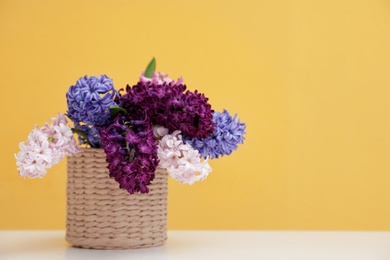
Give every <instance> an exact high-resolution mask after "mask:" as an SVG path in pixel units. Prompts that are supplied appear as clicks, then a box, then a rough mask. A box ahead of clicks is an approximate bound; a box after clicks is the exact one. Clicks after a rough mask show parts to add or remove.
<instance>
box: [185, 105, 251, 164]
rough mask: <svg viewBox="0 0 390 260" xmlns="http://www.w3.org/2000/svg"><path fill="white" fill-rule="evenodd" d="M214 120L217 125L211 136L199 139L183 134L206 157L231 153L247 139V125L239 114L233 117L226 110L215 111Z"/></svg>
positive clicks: (187, 141)
mask: <svg viewBox="0 0 390 260" xmlns="http://www.w3.org/2000/svg"><path fill="white" fill-rule="evenodd" d="M213 121H214V122H215V123H216V126H215V129H214V133H213V134H212V135H211V136H210V137H207V138H204V139H199V138H190V137H188V136H185V135H184V136H183V138H184V140H185V142H186V143H189V144H190V145H191V146H192V147H193V148H194V149H196V150H198V151H199V153H200V154H201V155H202V157H204V158H206V157H210V158H218V157H219V156H224V155H230V154H231V153H232V152H233V151H235V150H237V146H238V144H242V143H243V142H244V139H245V138H244V134H245V133H246V132H245V128H246V126H245V124H244V123H241V122H240V121H239V120H238V118H237V115H234V116H233V117H232V116H230V114H229V112H228V111H226V110H224V111H223V112H222V113H219V112H214V114H213Z"/></svg>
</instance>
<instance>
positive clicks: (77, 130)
mask: <svg viewBox="0 0 390 260" xmlns="http://www.w3.org/2000/svg"><path fill="white" fill-rule="evenodd" d="M72 132H73V133H74V134H78V135H79V136H81V137H82V138H84V139H85V141H86V142H87V144H89V145H91V142H90V141H89V139H88V136H87V135H86V134H85V133H84V132H83V131H81V130H80V129H77V128H72ZM91 146H92V145H91Z"/></svg>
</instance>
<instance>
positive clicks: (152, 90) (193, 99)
mask: <svg viewBox="0 0 390 260" xmlns="http://www.w3.org/2000/svg"><path fill="white" fill-rule="evenodd" d="M184 91H186V86H185V85H183V84H177V83H175V84H173V83H163V84H154V83H152V82H139V83H138V84H137V85H135V86H133V87H130V86H127V88H126V93H125V94H124V95H122V96H121V97H120V98H119V99H118V101H117V102H118V103H119V105H120V106H121V107H123V108H124V109H126V110H127V112H128V113H129V114H130V115H132V117H133V118H134V115H135V117H137V116H136V115H139V114H140V115H142V116H143V114H144V113H143V112H145V113H146V117H147V118H149V119H150V120H151V123H152V124H156V125H162V126H164V127H166V128H168V129H169V130H170V131H171V132H173V131H175V130H180V131H181V132H182V133H185V134H186V135H188V136H190V137H198V138H205V137H208V136H210V135H211V134H212V133H213V132H214V123H213V110H212V109H211V105H210V104H209V103H208V98H206V97H205V96H204V94H200V93H198V92H197V91H195V92H191V91H188V90H187V91H186V92H184ZM138 118H141V117H138Z"/></svg>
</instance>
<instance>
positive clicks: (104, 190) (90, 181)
mask: <svg viewBox="0 0 390 260" xmlns="http://www.w3.org/2000/svg"><path fill="white" fill-rule="evenodd" d="M105 158H106V155H105V153H104V151H103V149H93V148H90V149H84V150H83V152H82V153H78V154H76V155H74V156H72V157H69V158H68V165H67V171H68V181H67V192H66V193H67V208H66V209H67V216H66V241H68V242H69V243H71V244H72V245H74V246H76V247H83V248H96V249H126V248H141V247H153V246H159V245H162V244H164V242H165V240H166V239H167V193H168V190H167V177H168V174H167V172H166V171H165V170H163V169H160V168H158V169H157V171H156V177H155V179H154V180H153V183H152V184H151V185H150V186H149V189H150V191H149V193H148V194H129V193H128V192H127V191H126V190H122V189H120V188H119V184H118V183H117V182H115V180H114V179H112V178H110V177H109V175H108V169H107V168H106V167H107V163H106V161H105Z"/></svg>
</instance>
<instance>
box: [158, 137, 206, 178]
mask: <svg viewBox="0 0 390 260" xmlns="http://www.w3.org/2000/svg"><path fill="white" fill-rule="evenodd" d="M158 157H159V160H160V165H159V166H160V167H162V168H165V169H167V171H168V172H169V174H170V176H171V177H172V178H174V179H176V180H178V181H180V182H181V183H182V184H183V183H188V184H190V185H192V184H193V183H194V182H196V181H202V180H204V179H205V178H206V177H207V176H208V174H209V173H210V172H211V167H210V165H209V164H208V161H207V158H206V159H205V160H203V161H202V159H201V157H200V154H199V152H198V151H197V150H195V149H194V148H192V146H190V145H189V144H184V143H183V140H182V137H181V135H180V131H175V132H173V133H172V134H167V135H165V136H164V137H163V138H162V139H161V141H160V143H159V145H158Z"/></svg>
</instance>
